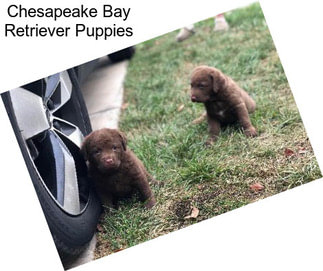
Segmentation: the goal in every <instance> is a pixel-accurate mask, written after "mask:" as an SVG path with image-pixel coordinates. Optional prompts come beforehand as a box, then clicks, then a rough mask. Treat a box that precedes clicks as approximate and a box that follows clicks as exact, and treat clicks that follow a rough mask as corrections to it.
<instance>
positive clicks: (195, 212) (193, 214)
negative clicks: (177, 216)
mask: <svg viewBox="0 0 323 271" xmlns="http://www.w3.org/2000/svg"><path fill="white" fill-rule="evenodd" d="M199 212H200V210H199V209H197V208H196V207H194V206H193V207H192V209H191V214H190V215H188V216H185V217H184V219H190V218H197V216H198V215H199Z"/></svg>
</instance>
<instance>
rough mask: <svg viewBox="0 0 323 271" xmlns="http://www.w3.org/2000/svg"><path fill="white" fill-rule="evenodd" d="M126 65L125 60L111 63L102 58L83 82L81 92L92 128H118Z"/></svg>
mask: <svg viewBox="0 0 323 271" xmlns="http://www.w3.org/2000/svg"><path fill="white" fill-rule="evenodd" d="M127 67H128V61H126V60H125V61H121V62H118V63H115V64H112V63H110V62H109V60H108V59H107V58H104V59H102V60H100V62H99V66H98V68H97V69H96V70H95V71H94V72H93V73H92V74H90V75H89V77H88V78H87V80H86V81H85V82H84V84H83V86H82V92H83V96H84V100H85V103H86V106H87V109H88V112H89V115H90V120H91V124H92V129H93V130H97V129H100V128H104V127H107V128H118V120H119V115H120V110H121V106H122V102H123V81H124V78H125V76H126V72H127Z"/></svg>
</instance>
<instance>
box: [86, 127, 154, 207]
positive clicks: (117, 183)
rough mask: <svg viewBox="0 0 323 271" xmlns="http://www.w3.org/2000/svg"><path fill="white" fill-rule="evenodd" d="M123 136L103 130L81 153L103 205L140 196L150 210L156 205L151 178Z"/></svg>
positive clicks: (93, 137) (92, 138) (118, 132)
mask: <svg viewBox="0 0 323 271" xmlns="http://www.w3.org/2000/svg"><path fill="white" fill-rule="evenodd" d="M126 145H127V140H126V137H125V136H124V134H123V133H121V132H120V131H118V130H115V129H107V128H104V129H100V130H97V131H94V132H92V133H91V134H89V135H88V136H87V137H86V138H85V139H84V141H83V144H82V148H81V151H82V153H83V155H84V157H85V159H86V160H87V161H88V162H89V173H90V175H91V177H92V178H93V180H94V184H95V187H96V190H97V193H98V194H99V196H100V198H101V201H102V203H103V204H106V205H110V206H111V205H112V206H116V204H117V201H118V199H119V198H123V197H129V196H131V195H132V194H133V193H134V192H136V191H137V192H139V195H140V200H141V201H143V202H145V206H146V207H147V208H151V207H153V206H154V205H155V203H156V201H155V197H154V195H153V192H152V191H151V189H150V186H149V183H148V178H152V177H151V176H150V175H149V174H148V172H147V171H146V169H145V167H144V165H143V164H142V162H141V161H140V160H139V159H138V158H137V157H136V156H135V154H134V153H133V152H132V151H131V150H129V149H128V148H127V146H126Z"/></svg>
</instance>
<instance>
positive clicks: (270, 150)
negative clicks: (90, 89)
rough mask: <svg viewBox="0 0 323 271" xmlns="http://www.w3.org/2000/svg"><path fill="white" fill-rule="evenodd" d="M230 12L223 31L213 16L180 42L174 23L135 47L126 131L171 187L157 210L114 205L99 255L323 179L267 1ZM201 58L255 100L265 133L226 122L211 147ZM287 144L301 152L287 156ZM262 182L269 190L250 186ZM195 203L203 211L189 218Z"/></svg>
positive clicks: (160, 195)
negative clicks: (199, 88)
mask: <svg viewBox="0 0 323 271" xmlns="http://www.w3.org/2000/svg"><path fill="white" fill-rule="evenodd" d="M226 19H227V21H228V23H229V24H230V30H229V31H227V32H225V33H215V32H213V18H210V19H208V20H205V21H202V22H199V23H198V24H196V33H195V35H193V36H192V37H191V38H190V39H188V40H186V41H184V42H182V43H177V42H176V41H175V37H176V35H177V33H178V32H177V31H175V32H172V33H169V34H166V35H164V36H161V37H158V38H155V39H153V40H149V41H146V42H144V43H142V44H139V45H138V46H137V52H136V54H135V56H134V58H133V59H132V60H131V62H130V65H129V68H128V74H127V78H126V81H125V102H126V103H128V104H129V105H128V107H127V108H126V109H125V110H124V111H123V112H122V116H121V121H120V129H121V130H123V131H124V132H125V133H126V134H127V137H128V141H129V147H130V148H131V149H132V150H133V151H134V152H135V153H136V154H137V156H138V157H139V158H140V159H141V160H142V161H143V163H144V164H145V166H146V167H147V169H148V171H149V172H151V173H152V174H153V175H154V176H155V177H156V178H157V179H158V180H161V181H162V182H163V183H164V186H162V187H153V190H154V193H155V195H156V198H157V202H158V203H157V205H156V206H155V207H154V208H153V209H152V210H146V209H144V208H143V206H142V204H141V203H140V202H138V201H137V200H136V199H131V200H129V201H124V202H121V206H120V208H119V209H118V210H112V209H107V211H106V214H105V216H104V218H103V219H102V221H101V226H102V229H101V230H100V232H99V235H98V236H99V237H98V240H99V242H98V247H97V253H96V255H97V257H101V256H103V255H107V254H110V253H113V252H115V251H118V250H120V249H124V248H127V247H130V246H133V245H136V244H138V243H141V242H143V241H146V240H149V239H152V238H155V237H157V236H160V235H163V234H166V233H168V232H171V231H174V230H177V229H179V228H182V227H185V226H188V225H191V224H193V223H196V222H198V221H201V220H204V219H207V218H210V217H213V216H215V215H219V214H222V213H225V212H227V211H230V210H233V209H235V208H238V207H241V206H243V205H246V204H248V203H251V202H254V201H257V200H259V199H262V198H265V197H268V196H270V195H274V194H276V193H279V192H281V191H284V190H286V189H290V188H293V187H295V186H298V185H301V184H304V183H307V182H309V181H312V180H314V179H317V178H319V177H321V172H320V170H319V167H318V164H317V162H316V159H315V157H314V154H313V151H312V149H311V146H310V143H309V141H308V139H307V136H306V132H305V130H304V126H303V124H302V120H301V118H300V115H299V113H298V110H297V107H296V105H295V102H294V99H293V96H292V94H291V91H290V88H289V85H288V82H287V79H286V77H285V74H284V71H283V67H282V65H281V63H280V61H279V58H278V55H277V53H276V49H275V46H274V44H273V42H272V39H271V36H270V33H269V31H268V28H267V25H266V22H265V20H264V17H263V14H262V11H261V8H260V6H259V4H253V5H251V6H249V7H246V8H243V9H239V10H235V11H232V12H230V13H228V14H226ZM200 64H205V65H210V66H214V67H217V68H219V69H221V70H222V71H223V72H224V73H226V74H228V75H229V76H231V77H232V78H233V79H234V80H235V81H236V82H237V83H238V84H239V85H240V86H242V87H243V88H244V89H245V90H246V91H247V92H248V93H249V94H250V95H251V96H252V97H253V98H254V99H255V100H256V103H257V110H256V112H255V113H254V114H252V115H251V121H252V123H253V124H254V126H255V127H256V128H257V130H258V131H259V133H260V134H259V136H258V137H256V138H252V139H250V138H246V137H245V136H244V135H243V133H242V132H241V130H240V129H239V128H238V127H228V128H226V129H224V130H222V132H221V135H220V138H219V140H218V141H217V142H216V143H215V144H214V145H213V146H212V147H211V148H206V147H205V146H204V142H205V141H206V139H207V124H206V122H205V123H201V124H198V125H193V124H192V121H193V120H194V119H195V118H197V117H199V116H200V114H201V113H203V111H204V107H203V105H202V104H195V103H192V102H190V99H189V79H190V73H191V71H192V69H193V68H194V67H196V66H197V65H200ZM181 105H183V106H184V108H183V110H181V111H178V108H179V106H181ZM286 148H288V149H291V150H292V151H293V152H294V155H292V156H286V155H285V154H284V151H285V149H286ZM256 182H260V183H261V184H263V185H264V187H265V188H264V190H263V191H260V192H253V191H252V190H251V189H250V185H251V184H254V183H256ZM192 206H194V207H196V208H198V209H199V211H200V212H199V215H198V217H197V218H196V219H184V217H185V216H186V215H188V214H189V213H190V210H191V207H192Z"/></svg>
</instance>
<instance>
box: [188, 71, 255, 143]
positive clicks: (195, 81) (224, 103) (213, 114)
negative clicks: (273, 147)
mask: <svg viewBox="0 0 323 271" xmlns="http://www.w3.org/2000/svg"><path fill="white" fill-rule="evenodd" d="M191 100H192V102H200V103H204V106H205V109H206V115H207V121H208V126H209V134H210V136H209V139H208V141H207V144H212V143H213V142H214V141H215V140H216V139H217V137H218V135H219V133H220V128H221V125H224V124H232V123H234V122H236V121H238V122H239V123H240V125H241V126H242V128H243V130H244V133H245V135H247V136H252V137H253V136H256V135H257V131H256V129H255V127H253V126H252V124H251V122H250V119H249V113H252V112H254V111H255V108H256V103H255V102H254V100H253V99H252V98H251V97H250V96H249V95H248V94H247V92H245V91H244V90H243V89H241V88H240V87H239V86H238V85H237V84H236V83H235V82H234V81H233V80H232V79H231V78H230V77H228V76H226V75H224V74H223V73H222V72H221V71H220V70H218V69H215V68H212V67H208V66H199V67H197V68H195V69H194V70H193V73H192V76H191Z"/></svg>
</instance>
